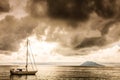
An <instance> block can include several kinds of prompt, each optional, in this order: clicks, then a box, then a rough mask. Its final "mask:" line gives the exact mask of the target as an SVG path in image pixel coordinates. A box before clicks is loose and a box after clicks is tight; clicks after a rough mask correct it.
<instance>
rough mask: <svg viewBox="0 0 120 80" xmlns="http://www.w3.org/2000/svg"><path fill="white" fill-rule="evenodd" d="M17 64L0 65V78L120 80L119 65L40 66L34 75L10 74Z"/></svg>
mask: <svg viewBox="0 0 120 80" xmlns="http://www.w3.org/2000/svg"><path fill="white" fill-rule="evenodd" d="M15 67H18V66H0V80H120V67H80V66H43V65H42V66H41V65H38V66H37V68H38V72H37V74H36V75H24V76H17V75H10V72H9V71H10V69H11V68H15Z"/></svg>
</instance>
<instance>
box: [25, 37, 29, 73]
mask: <svg viewBox="0 0 120 80" xmlns="http://www.w3.org/2000/svg"><path fill="white" fill-rule="evenodd" d="M28 41H29V40H28V39H27V51H26V66H25V67H26V71H28V69H27V67H28Z"/></svg>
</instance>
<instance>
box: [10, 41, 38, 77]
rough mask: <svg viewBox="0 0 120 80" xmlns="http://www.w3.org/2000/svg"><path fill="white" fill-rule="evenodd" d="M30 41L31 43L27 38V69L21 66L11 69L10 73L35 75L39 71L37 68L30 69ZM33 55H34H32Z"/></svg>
mask: <svg viewBox="0 0 120 80" xmlns="http://www.w3.org/2000/svg"><path fill="white" fill-rule="evenodd" d="M29 45H30V43H29V40H28V39H27V50H26V65H25V69H21V68H18V69H11V70H10V74H11V75H35V74H36V73H37V69H36V70H29V69H28V65H29V63H28V58H29V55H30V53H29V49H28V47H29ZM32 57H33V55H32ZM33 59H34V58H33ZM34 65H35V62H34Z"/></svg>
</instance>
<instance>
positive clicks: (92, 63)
mask: <svg viewBox="0 0 120 80" xmlns="http://www.w3.org/2000/svg"><path fill="white" fill-rule="evenodd" d="M80 66H104V65H101V64H98V63H96V62H92V61H86V62H84V63H82V64H81V65H80Z"/></svg>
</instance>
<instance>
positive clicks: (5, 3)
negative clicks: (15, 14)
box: [0, 0, 10, 12]
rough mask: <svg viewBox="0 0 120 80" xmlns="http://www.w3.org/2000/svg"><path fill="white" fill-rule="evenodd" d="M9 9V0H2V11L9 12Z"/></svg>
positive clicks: (0, 10) (0, 6)
mask: <svg viewBox="0 0 120 80" xmlns="http://www.w3.org/2000/svg"><path fill="white" fill-rule="evenodd" d="M9 10H10V5H9V0H0V12H8V11H9Z"/></svg>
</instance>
